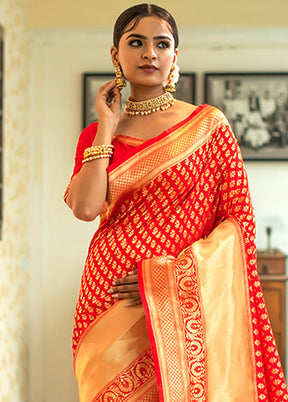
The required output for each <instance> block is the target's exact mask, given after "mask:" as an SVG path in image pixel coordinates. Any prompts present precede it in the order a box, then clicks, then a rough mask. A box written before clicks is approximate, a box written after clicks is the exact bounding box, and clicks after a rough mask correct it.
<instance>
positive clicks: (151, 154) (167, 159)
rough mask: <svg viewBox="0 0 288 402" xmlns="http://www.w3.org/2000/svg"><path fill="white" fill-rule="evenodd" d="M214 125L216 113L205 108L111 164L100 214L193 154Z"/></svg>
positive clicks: (215, 110) (217, 116) (209, 107)
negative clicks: (116, 162)
mask: <svg viewBox="0 0 288 402" xmlns="http://www.w3.org/2000/svg"><path fill="white" fill-rule="evenodd" d="M218 122H219V112H218V110H217V109H215V108H214V107H212V106H209V105H205V107H203V108H202V109H199V112H198V113H197V114H196V115H193V113H192V115H191V118H190V119H185V123H184V124H180V125H179V126H178V127H177V128H176V129H175V130H167V134H165V135H163V136H161V135H160V136H157V137H156V138H155V139H154V141H151V142H150V141H147V142H146V143H144V144H143V145H142V147H139V148H141V149H139V151H138V152H137V153H135V154H133V155H132V157H130V158H128V159H127V160H125V161H123V163H121V164H120V165H118V166H117V167H115V168H114V169H113V165H111V166H109V168H108V180H109V189H108V197H107V201H108V202H107V205H106V208H105V209H104V211H103V214H104V215H106V214H107V209H109V210H110V211H111V210H112V209H113V207H114V205H115V203H116V202H117V201H118V200H119V199H120V197H121V195H122V194H123V193H127V191H132V190H133V191H135V190H137V189H138V188H140V187H142V186H144V185H145V184H146V183H148V182H149V181H151V180H152V179H153V177H155V176H157V175H158V174H159V173H160V172H162V171H164V170H166V169H168V168H169V167H171V166H173V165H175V164H176V163H177V162H180V161H182V160H183V159H185V158H186V157H187V156H189V155H191V154H192V153H193V152H195V151H196V150H197V149H198V148H199V147H200V146H201V145H203V143H205V141H207V139H208V138H209V137H210V136H211V134H212V133H213V132H214V131H215V126H216V124H217V123H218ZM102 220H103V219H102Z"/></svg>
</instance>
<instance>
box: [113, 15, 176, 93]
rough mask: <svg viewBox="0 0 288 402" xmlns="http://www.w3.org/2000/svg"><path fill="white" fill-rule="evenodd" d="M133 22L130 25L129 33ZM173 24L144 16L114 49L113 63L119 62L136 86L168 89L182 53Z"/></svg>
mask: <svg viewBox="0 0 288 402" xmlns="http://www.w3.org/2000/svg"><path fill="white" fill-rule="evenodd" d="M132 25H133V21H132V22H131V23H130V25H128V26H127V30H129V28H130V27H131V26H132ZM169 28H170V26H169V24H168V23H167V22H166V21H165V20H163V19H161V18H159V17H156V16H151V17H144V18H142V19H141V20H140V21H139V23H138V24H137V25H136V26H135V27H134V28H133V29H132V30H129V31H128V32H126V33H124V34H123V35H122V37H121V39H120V41H119V47H118V49H116V48H115V47H113V48H112V49H111V54H112V60H113V61H114V62H115V61H118V62H119V63H120V66H121V68H122V71H123V74H124V76H125V77H126V79H127V80H128V81H129V82H130V84H132V85H142V86H162V87H163V86H165V85H166V83H167V79H168V75H169V73H170V69H171V66H172V64H173V63H174V62H175V61H176V56H177V53H178V50H177V49H175V48H174V47H175V42H174V38H173V35H172V33H171V31H170V29H169Z"/></svg>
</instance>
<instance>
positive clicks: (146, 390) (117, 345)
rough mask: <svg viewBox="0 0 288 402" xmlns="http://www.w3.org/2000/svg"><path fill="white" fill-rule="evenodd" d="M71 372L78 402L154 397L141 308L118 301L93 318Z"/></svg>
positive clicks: (152, 376) (149, 351)
mask: <svg viewBox="0 0 288 402" xmlns="http://www.w3.org/2000/svg"><path fill="white" fill-rule="evenodd" d="M74 371H75V376H76V379H77V382H78V387H79V399H80V401H81V402H91V401H95V402H96V401H105V400H109V401H115V402H116V401H124V400H125V401H136V400H137V401H138V400H139V401H141V400H143V401H144V400H145V398H146V396H147V395H149V394H153V393H154V394H155V390H157V385H156V377H155V371H154V364H153V359H152V354H151V348H150V342H149V337H148V333H147V329H146V323H145V315H144V309H143V307H125V301H122V302H118V303H116V304H115V305H114V306H113V307H112V308H111V309H109V310H108V311H107V312H105V313H104V314H103V315H102V316H100V317H99V318H98V319H96V320H95V321H94V322H93V323H92V324H91V325H90V327H89V328H88V329H87V330H86V331H85V333H84V335H83V336H82V338H81V341H80V342H79V345H78V348H77V351H76V355H75V360H74ZM154 400H155V401H157V400H158V399H154Z"/></svg>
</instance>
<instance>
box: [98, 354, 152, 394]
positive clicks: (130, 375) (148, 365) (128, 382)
mask: <svg viewBox="0 0 288 402" xmlns="http://www.w3.org/2000/svg"><path fill="white" fill-rule="evenodd" d="M155 385H156V377H155V371H154V363H153V358H152V352H151V350H150V349H149V350H147V351H146V352H145V353H143V354H142V356H140V357H139V358H137V360H136V361H135V362H133V363H131V364H130V366H129V367H127V369H126V370H125V371H123V372H122V373H121V374H119V375H118V376H117V377H116V378H115V379H114V380H113V381H111V382H110V383H109V384H108V385H107V386H105V388H104V389H103V390H102V391H101V392H100V393H99V394H98V395H97V396H96V397H95V398H94V399H93V402H106V401H107V402H112V401H115V402H121V401H126V400H131V399H130V398H131V397H135V394H137V392H139V391H140V388H141V387H145V389H147V388H148V392H149V389H151V390H150V393H151V394H152V395H155V388H156V389H157V387H155ZM145 398H147V395H146V397H145ZM137 400H138V401H143V402H144V401H145V400H147V399H142V398H141V399H138V398H137ZM157 400H158V399H153V401H155V402H156V401H157Z"/></svg>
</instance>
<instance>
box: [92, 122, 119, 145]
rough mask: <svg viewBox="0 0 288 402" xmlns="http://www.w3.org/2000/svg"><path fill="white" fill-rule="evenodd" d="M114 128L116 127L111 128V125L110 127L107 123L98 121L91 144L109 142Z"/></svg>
mask: <svg viewBox="0 0 288 402" xmlns="http://www.w3.org/2000/svg"><path fill="white" fill-rule="evenodd" d="M115 129H116V128H114V129H113V127H111V125H109V124H105V123H100V122H99V124H98V129H97V134H96V137H95V139H94V141H93V145H105V144H107V145H109V144H111V142H112V138H113V135H114V133H115Z"/></svg>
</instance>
